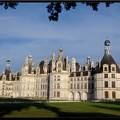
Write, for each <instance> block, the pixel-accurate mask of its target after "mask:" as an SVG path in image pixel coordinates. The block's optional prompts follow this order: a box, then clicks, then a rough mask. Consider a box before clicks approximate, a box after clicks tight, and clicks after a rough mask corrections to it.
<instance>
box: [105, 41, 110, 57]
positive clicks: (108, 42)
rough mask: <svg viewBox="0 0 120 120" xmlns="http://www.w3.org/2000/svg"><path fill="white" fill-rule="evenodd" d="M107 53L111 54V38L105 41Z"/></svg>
mask: <svg viewBox="0 0 120 120" xmlns="http://www.w3.org/2000/svg"><path fill="white" fill-rule="evenodd" d="M104 45H105V54H107V55H108V54H110V41H109V40H106V41H105V43H104Z"/></svg>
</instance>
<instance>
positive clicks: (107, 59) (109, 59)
mask: <svg viewBox="0 0 120 120" xmlns="http://www.w3.org/2000/svg"><path fill="white" fill-rule="evenodd" d="M104 64H107V65H108V66H109V72H110V65H111V64H115V65H116V73H120V69H119V67H118V65H117V64H116V62H115V60H114V59H113V57H112V56H111V55H110V54H104V56H103V58H102V60H101V66H100V68H98V69H97V70H96V71H95V73H102V72H103V65H104Z"/></svg>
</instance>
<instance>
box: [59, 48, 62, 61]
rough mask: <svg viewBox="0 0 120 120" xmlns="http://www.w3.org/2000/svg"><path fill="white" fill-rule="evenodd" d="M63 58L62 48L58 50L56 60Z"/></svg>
mask: <svg viewBox="0 0 120 120" xmlns="http://www.w3.org/2000/svg"><path fill="white" fill-rule="evenodd" d="M62 56H63V49H62V47H61V48H60V49H59V53H58V59H62Z"/></svg>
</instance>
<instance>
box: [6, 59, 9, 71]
mask: <svg viewBox="0 0 120 120" xmlns="http://www.w3.org/2000/svg"><path fill="white" fill-rule="evenodd" d="M6 69H7V70H10V60H7V62H6Z"/></svg>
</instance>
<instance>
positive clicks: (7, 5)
mask: <svg viewBox="0 0 120 120" xmlns="http://www.w3.org/2000/svg"><path fill="white" fill-rule="evenodd" d="M0 5H1V6H4V8H5V9H6V10H7V9H8V8H12V9H16V6H17V5H18V3H17V2H0Z"/></svg>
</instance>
